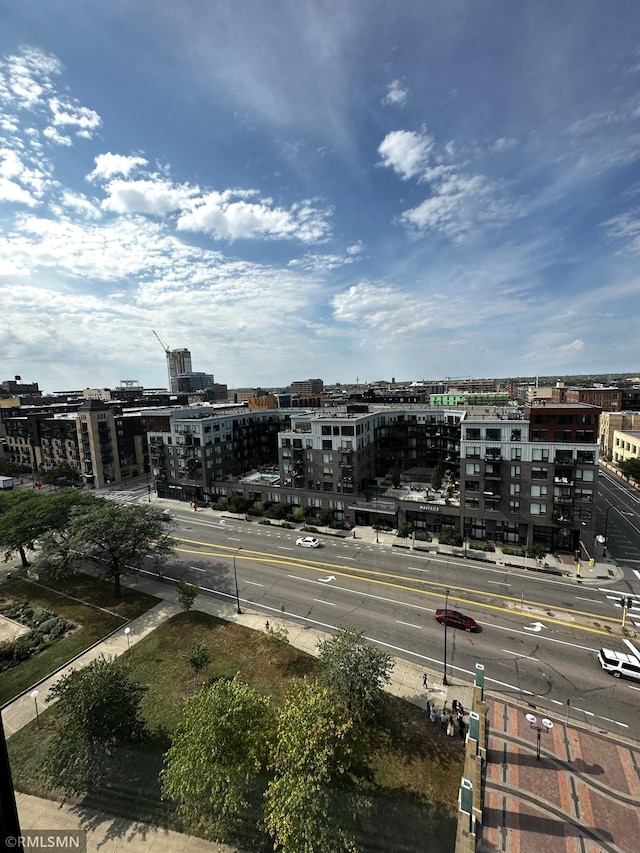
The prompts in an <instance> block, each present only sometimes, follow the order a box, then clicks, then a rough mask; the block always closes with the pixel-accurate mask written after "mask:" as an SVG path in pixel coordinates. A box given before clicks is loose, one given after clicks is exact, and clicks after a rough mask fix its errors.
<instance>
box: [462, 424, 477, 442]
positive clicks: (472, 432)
mask: <svg viewBox="0 0 640 853" xmlns="http://www.w3.org/2000/svg"><path fill="white" fill-rule="evenodd" d="M465 438H466V439H467V440H472V441H478V440H479V439H480V429H479V428H478V427H467V429H466V431H465Z"/></svg>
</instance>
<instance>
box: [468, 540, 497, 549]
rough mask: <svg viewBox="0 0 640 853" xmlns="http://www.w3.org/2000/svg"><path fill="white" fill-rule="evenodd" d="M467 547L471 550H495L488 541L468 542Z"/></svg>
mask: <svg viewBox="0 0 640 853" xmlns="http://www.w3.org/2000/svg"><path fill="white" fill-rule="evenodd" d="M469 548H470V549H471V550H472V551H495V550H496V549H495V547H494V546H493V545H492V544H491V543H490V542H470V543H469Z"/></svg>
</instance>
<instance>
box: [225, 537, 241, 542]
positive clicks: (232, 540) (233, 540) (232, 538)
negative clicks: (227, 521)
mask: <svg viewBox="0 0 640 853" xmlns="http://www.w3.org/2000/svg"><path fill="white" fill-rule="evenodd" d="M227 539H228V540H229V542H242V539H238V538H237V537H235V536H227Z"/></svg>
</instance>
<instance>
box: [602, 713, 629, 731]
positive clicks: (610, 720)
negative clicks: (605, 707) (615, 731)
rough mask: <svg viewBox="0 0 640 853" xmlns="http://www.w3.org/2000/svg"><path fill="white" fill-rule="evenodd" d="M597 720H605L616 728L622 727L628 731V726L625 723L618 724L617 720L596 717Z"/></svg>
mask: <svg viewBox="0 0 640 853" xmlns="http://www.w3.org/2000/svg"><path fill="white" fill-rule="evenodd" d="M598 719H599V720H606V722H607V723H614V724H615V725H616V726H624V728H625V729H628V728H629V726H628V725H627V724H626V723H620V722H618V720H612V719H611V717H601V716H600V715H598Z"/></svg>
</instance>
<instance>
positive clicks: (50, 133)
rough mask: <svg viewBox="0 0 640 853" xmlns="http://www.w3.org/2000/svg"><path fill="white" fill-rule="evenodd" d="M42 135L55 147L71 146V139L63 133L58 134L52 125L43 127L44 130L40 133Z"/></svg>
mask: <svg viewBox="0 0 640 853" xmlns="http://www.w3.org/2000/svg"><path fill="white" fill-rule="evenodd" d="M42 135H43V136H46V137H47V139H48V140H49V141H50V142H55V143H56V145H66V146H69V145H71V137H70V136H65V135H64V133H60V131H59V130H58V128H57V127H53V125H50V126H49V127H45V129H44V130H43V131H42Z"/></svg>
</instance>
